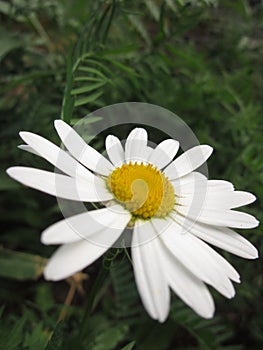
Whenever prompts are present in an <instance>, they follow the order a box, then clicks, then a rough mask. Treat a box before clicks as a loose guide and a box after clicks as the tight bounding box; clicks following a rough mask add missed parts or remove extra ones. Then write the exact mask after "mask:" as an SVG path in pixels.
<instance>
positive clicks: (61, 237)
mask: <svg viewBox="0 0 263 350" xmlns="http://www.w3.org/2000/svg"><path fill="white" fill-rule="evenodd" d="M130 219H131V214H130V213H129V212H128V211H126V210H125V209H123V207H122V206H120V205H114V206H111V207H107V208H103V209H96V210H92V211H87V212H84V213H81V214H78V215H74V216H72V217H70V218H67V219H65V220H61V221H59V222H57V223H55V224H54V225H51V226H49V227H48V228H47V229H46V230H45V231H44V232H43V233H42V235H41V242H42V243H44V244H65V243H73V242H77V241H79V240H81V239H84V240H88V241H91V242H93V243H94V242H95V243H96V244H98V245H108V238H110V234H109V233H110V232H111V231H115V230H119V231H120V232H122V231H123V230H124V228H125V227H126V226H127V224H128V222H129V221H130ZM102 231H107V232H108V234H107V236H106V237H105V234H103V236H102V242H101V232H102Z"/></svg>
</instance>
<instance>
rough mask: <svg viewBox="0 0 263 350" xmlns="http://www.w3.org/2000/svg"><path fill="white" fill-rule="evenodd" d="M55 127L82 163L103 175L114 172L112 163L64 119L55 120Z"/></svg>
mask: <svg viewBox="0 0 263 350" xmlns="http://www.w3.org/2000/svg"><path fill="white" fill-rule="evenodd" d="M55 128H56V130H57V132H58V135H59V137H60V139H61V141H62V142H63V144H64V145H65V146H66V148H67V149H68V150H69V152H70V153H71V154H72V155H73V156H74V157H75V158H76V159H77V160H78V161H79V162H80V163H82V164H84V165H85V166H86V167H87V168H89V169H91V170H93V171H95V172H96V173H98V174H101V175H105V176H107V175H109V174H110V173H111V172H112V170H113V166H112V164H111V163H110V162H109V161H108V160H107V159H106V158H105V157H103V156H102V155H101V154H100V153H99V152H98V151H96V150H95V149H94V148H92V147H91V146H89V145H88V144H87V143H86V142H85V141H84V140H83V139H82V137H80V136H79V134H78V133H77V132H76V131H75V130H74V129H73V128H71V127H70V126H69V125H68V124H66V123H65V122H63V120H55Z"/></svg>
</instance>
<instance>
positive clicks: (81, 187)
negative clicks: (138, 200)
mask: <svg viewBox="0 0 263 350" xmlns="http://www.w3.org/2000/svg"><path fill="white" fill-rule="evenodd" d="M7 173H8V175H9V176H11V177H12V178H13V179H15V180H16V181H19V182H21V183H22V184H23V185H26V186H29V187H32V188H34V189H36V190H39V191H42V192H45V193H48V194H51V195H52V196H56V197H60V198H64V199H70V200H76V201H82V202H102V201H107V200H110V199H112V198H113V196H112V194H111V193H110V192H109V191H108V190H107V189H106V186H105V183H104V181H103V180H101V179H99V178H94V180H93V182H92V181H91V180H90V181H84V180H82V179H75V178H72V177H69V176H66V175H62V174H56V173H51V172H49V171H45V170H40V169H34V168H28V167H12V168H9V169H7Z"/></svg>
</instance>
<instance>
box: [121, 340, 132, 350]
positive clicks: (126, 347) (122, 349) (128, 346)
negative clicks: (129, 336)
mask: <svg viewBox="0 0 263 350" xmlns="http://www.w3.org/2000/svg"><path fill="white" fill-rule="evenodd" d="M134 345H135V341H132V342H131V343H129V344H127V345H125V346H124V347H123V348H121V350H132V349H133V347H134Z"/></svg>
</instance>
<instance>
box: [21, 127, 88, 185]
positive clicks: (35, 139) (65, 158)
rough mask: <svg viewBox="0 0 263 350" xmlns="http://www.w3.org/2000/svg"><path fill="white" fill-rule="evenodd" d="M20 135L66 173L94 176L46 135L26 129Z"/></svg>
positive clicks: (36, 150) (86, 176)
mask: <svg viewBox="0 0 263 350" xmlns="http://www.w3.org/2000/svg"><path fill="white" fill-rule="evenodd" d="M19 135H20V136H21V138H22V139H23V140H24V141H25V142H26V143H27V144H28V145H29V146H30V147H32V148H33V149H34V150H35V152H37V153H38V154H39V155H40V156H41V157H42V158H44V159H46V160H47V161H48V162H49V163H51V164H53V165H54V166H55V167H56V168H58V169H60V170H61V171H63V172H64V173H65V174H67V175H70V176H72V177H78V176H79V177H83V178H85V179H91V178H93V177H94V175H93V174H92V173H91V172H90V171H89V170H88V169H86V168H85V167H84V166H82V165H81V164H79V163H78V162H77V161H76V160H75V159H74V158H72V157H71V156H70V155H69V154H67V153H66V152H65V151H63V150H62V149H61V148H60V147H58V146H57V145H55V144H54V143H52V142H50V141H48V140H46V139H45V138H44V137H42V136H39V135H37V134H33V133H31V132H26V131H21V132H20V133H19Z"/></svg>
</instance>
